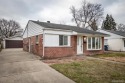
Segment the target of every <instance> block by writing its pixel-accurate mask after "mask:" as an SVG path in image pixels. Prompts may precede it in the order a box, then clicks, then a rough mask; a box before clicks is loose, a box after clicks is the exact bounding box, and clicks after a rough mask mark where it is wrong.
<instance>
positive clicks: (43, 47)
mask: <svg viewBox="0 0 125 83" xmlns="http://www.w3.org/2000/svg"><path fill="white" fill-rule="evenodd" d="M44 43H45V33H44V29H43V56H42V57H44V55H45V53H44Z"/></svg>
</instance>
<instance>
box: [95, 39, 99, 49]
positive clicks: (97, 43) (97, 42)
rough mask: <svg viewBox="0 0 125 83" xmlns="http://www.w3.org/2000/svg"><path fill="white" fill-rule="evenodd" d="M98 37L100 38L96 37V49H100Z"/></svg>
mask: <svg viewBox="0 0 125 83" xmlns="http://www.w3.org/2000/svg"><path fill="white" fill-rule="evenodd" d="M98 39H99V38H96V49H98V45H99V41H98Z"/></svg>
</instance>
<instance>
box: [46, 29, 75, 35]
mask: <svg viewBox="0 0 125 83" xmlns="http://www.w3.org/2000/svg"><path fill="white" fill-rule="evenodd" d="M44 33H46V34H57V35H59V34H60V35H72V33H73V32H72V31H69V30H68V31H67V30H52V29H51V30H49V29H47V30H44Z"/></svg>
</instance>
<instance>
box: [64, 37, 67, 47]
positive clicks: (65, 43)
mask: <svg viewBox="0 0 125 83" xmlns="http://www.w3.org/2000/svg"><path fill="white" fill-rule="evenodd" d="M64 45H68V36H64Z"/></svg>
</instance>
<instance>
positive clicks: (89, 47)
mask: <svg viewBox="0 0 125 83" xmlns="http://www.w3.org/2000/svg"><path fill="white" fill-rule="evenodd" d="M88 49H91V38H90V37H89V38H88Z"/></svg>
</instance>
